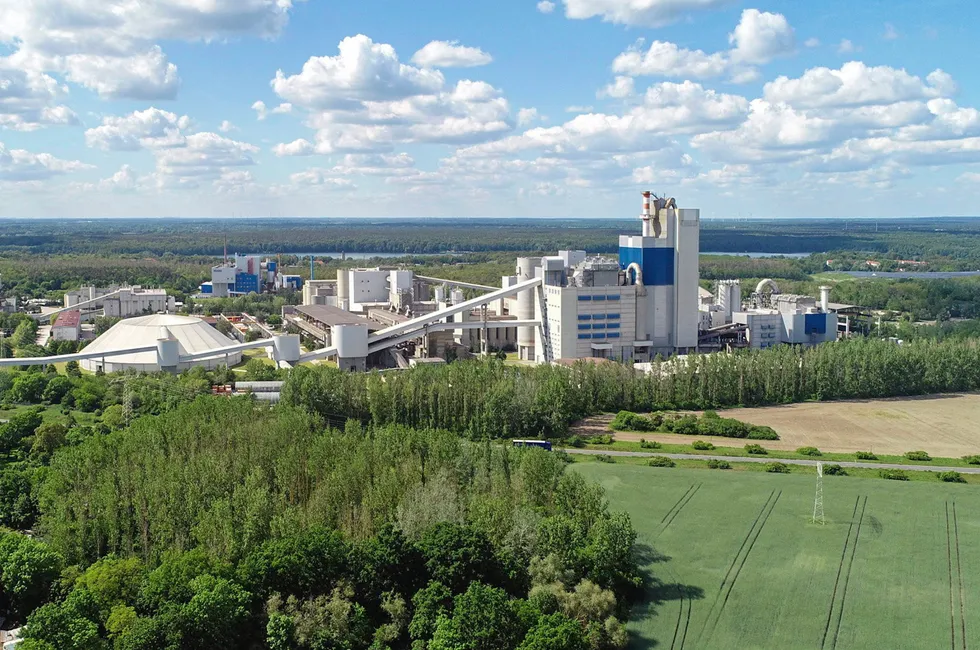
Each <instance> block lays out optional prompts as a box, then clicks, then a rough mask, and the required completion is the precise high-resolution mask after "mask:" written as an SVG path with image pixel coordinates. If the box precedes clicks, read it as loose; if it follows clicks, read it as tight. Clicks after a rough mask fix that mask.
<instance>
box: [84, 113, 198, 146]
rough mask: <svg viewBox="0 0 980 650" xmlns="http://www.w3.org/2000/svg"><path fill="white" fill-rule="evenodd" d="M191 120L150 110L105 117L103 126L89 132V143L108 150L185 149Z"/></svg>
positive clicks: (86, 136) (86, 135) (86, 139)
mask: <svg viewBox="0 0 980 650" xmlns="http://www.w3.org/2000/svg"><path fill="white" fill-rule="evenodd" d="M190 126H191V121H190V118H189V117H187V116H186V115H183V116H178V115H177V114H176V113H171V112H169V111H162V110H160V109H159V108H152V107H151V108H148V109H146V110H145V111H135V112H133V113H130V114H129V115H125V116H122V117H116V116H113V115H110V116H107V117H105V118H103V120H102V124H101V126H97V127H95V128H91V129H88V130H87V131H86V132H85V143H86V144H87V145H88V146H90V147H95V148H99V149H103V150H105V151H136V150H139V149H160V148H167V147H181V146H184V145H185V144H186V138H185V132H187V131H188V130H189V129H190Z"/></svg>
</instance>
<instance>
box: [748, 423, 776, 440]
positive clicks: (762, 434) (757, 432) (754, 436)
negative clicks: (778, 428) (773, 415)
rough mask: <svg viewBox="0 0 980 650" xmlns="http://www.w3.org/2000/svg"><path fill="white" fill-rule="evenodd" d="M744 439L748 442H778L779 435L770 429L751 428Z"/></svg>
mask: <svg viewBox="0 0 980 650" xmlns="http://www.w3.org/2000/svg"><path fill="white" fill-rule="evenodd" d="M746 437H747V438H748V439H749V440H779V434H777V433H776V432H775V431H774V430H773V429H772V427H755V426H754V427H751V428H749V435H748V436H746Z"/></svg>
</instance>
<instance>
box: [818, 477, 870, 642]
mask: <svg viewBox="0 0 980 650" xmlns="http://www.w3.org/2000/svg"><path fill="white" fill-rule="evenodd" d="M859 505H861V495H860V494H859V495H858V496H857V497H855V498H854V510H853V511H852V512H851V523H850V524H849V525H848V527H847V536H846V537H845V538H844V548H843V549H841V552H840V562H839V563H838V565H837V577H836V578H834V591H833V592H832V593H831V595H830V608H829V609H828V610H827V622H826V623H825V624H824V626H823V637H821V639H820V647H821V648H824V647H825V646H826V645H827V634H828V633H829V632H830V621H831V620H832V619H833V617H834V605H835V604H836V603H837V589H838V587H839V585H840V576H841V574H842V573H843V572H844V560H845V559H846V558H847V547H848V546H849V545H850V543H851V533H852V532H853V531H854V518H855V517H856V516H857V510H858V506H859Z"/></svg>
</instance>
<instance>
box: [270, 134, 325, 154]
mask: <svg viewBox="0 0 980 650" xmlns="http://www.w3.org/2000/svg"><path fill="white" fill-rule="evenodd" d="M272 151H273V153H275V154H276V155H277V156H311V155H313V154H314V153H315V152H316V147H314V146H313V143H312V142H310V141H308V140H304V139H303V138H299V139H297V140H293V141H292V142H287V143H280V144H277V145H276V146H275V147H273V148H272Z"/></svg>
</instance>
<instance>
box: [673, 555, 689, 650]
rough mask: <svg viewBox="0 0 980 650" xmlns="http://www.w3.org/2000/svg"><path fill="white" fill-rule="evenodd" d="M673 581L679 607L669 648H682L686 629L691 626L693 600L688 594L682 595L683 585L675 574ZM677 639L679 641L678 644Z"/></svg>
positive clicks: (679, 649) (685, 638) (676, 649)
mask: <svg viewBox="0 0 980 650" xmlns="http://www.w3.org/2000/svg"><path fill="white" fill-rule="evenodd" d="M671 574H672V575H673V571H671ZM674 581H675V583H676V586H677V596H678V598H677V600H678V602H679V603H680V607H678V608H677V621H676V622H675V623H674V636H673V637H672V638H671V640H670V650H683V648H684V643H685V642H686V641H687V629H688V628H689V627H690V626H691V607H692V605H693V601H692V600H691V598H690V596H686V595H684V587H683V586H682V585H681V583H680V581H679V580H677V577H676V575H675V576H674ZM685 612H686V615H685ZM678 641H680V644H679V645H678Z"/></svg>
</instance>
